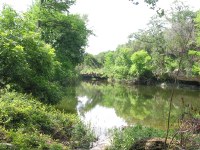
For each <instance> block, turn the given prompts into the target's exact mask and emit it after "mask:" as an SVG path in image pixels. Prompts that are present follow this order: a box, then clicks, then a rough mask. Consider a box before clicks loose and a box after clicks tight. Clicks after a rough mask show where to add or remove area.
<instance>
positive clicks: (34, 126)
mask: <svg viewBox="0 0 200 150" xmlns="http://www.w3.org/2000/svg"><path fill="white" fill-rule="evenodd" d="M0 94H1V95H0V149H2V150H3V149H16V150H17V149H30V150H32V149H47V150H55V149H57V150H68V149H89V147H90V143H91V142H92V141H93V140H94V136H93V133H92V132H91V131H90V129H88V128H87V127H86V126H85V125H84V124H83V123H82V122H81V121H80V120H79V119H78V116H76V115H73V114H67V113H64V112H61V111H59V110H57V109H55V108H54V106H50V105H45V104H42V103H41V102H39V101H37V100H36V99H34V98H33V97H32V96H30V95H24V94H20V93H16V92H8V91H6V90H1V93H0Z"/></svg>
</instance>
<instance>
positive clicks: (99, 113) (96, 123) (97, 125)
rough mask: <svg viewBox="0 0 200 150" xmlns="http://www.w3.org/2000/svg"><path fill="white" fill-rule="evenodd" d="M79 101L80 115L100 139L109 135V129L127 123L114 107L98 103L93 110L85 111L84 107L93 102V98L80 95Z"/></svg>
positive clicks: (78, 109)
mask: <svg viewBox="0 0 200 150" xmlns="http://www.w3.org/2000/svg"><path fill="white" fill-rule="evenodd" d="M78 101H79V102H78V105H77V111H78V114H79V116H80V117H81V119H82V120H83V121H84V122H85V123H86V124H89V125H90V126H91V127H92V129H93V130H94V132H95V133H96V135H97V136H98V137H99V138H100V139H104V138H105V136H107V134H108V130H109V129H111V128H119V127H121V126H125V125H127V123H126V122H125V120H124V119H122V118H120V117H118V116H117V115H116V112H115V109H114V108H107V107H104V106H100V105H96V106H95V107H93V108H92V109H91V110H89V111H87V112H84V111H83V108H84V107H85V106H86V104H89V103H91V102H92V100H91V99H89V98H87V97H86V96H84V97H78Z"/></svg>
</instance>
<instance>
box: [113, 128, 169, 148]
mask: <svg viewBox="0 0 200 150" xmlns="http://www.w3.org/2000/svg"><path fill="white" fill-rule="evenodd" d="M164 135H165V132H164V131H162V130H156V129H153V128H148V127H142V126H141V125H136V126H134V127H128V128H125V129H124V130H122V131H120V130H114V131H113V141H112V146H111V147H110V148H109V150H120V149H123V150H129V149H130V148H131V146H132V145H133V144H134V142H136V141H137V140H140V139H144V138H151V137H164Z"/></svg>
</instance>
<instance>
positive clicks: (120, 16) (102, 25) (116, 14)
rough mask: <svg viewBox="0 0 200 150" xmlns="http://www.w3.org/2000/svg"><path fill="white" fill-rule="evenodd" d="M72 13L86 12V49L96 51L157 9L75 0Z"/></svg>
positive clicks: (166, 1)
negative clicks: (89, 34)
mask: <svg viewBox="0 0 200 150" xmlns="http://www.w3.org/2000/svg"><path fill="white" fill-rule="evenodd" d="M32 1H33V0H0V6H2V4H3V3H7V4H10V5H11V6H13V7H14V9H16V10H18V11H22V12H23V11H25V10H26V9H27V8H28V7H29V6H30V5H31V4H32ZM185 1H186V3H187V4H188V5H190V6H191V7H192V8H193V7H194V8H195V9H196V10H197V9H200V0H185ZM172 2H173V0H159V3H158V6H159V7H161V8H165V9H168V8H169V7H170V4H171V3H172ZM70 12H71V13H78V14H81V15H84V14H86V15H87V16H88V20H89V21H88V23H87V25H88V28H89V29H91V30H93V32H94V34H95V36H90V37H89V39H88V46H87V47H86V52H88V53H91V54H98V53H100V52H103V51H108V50H115V49H116V48H117V46H118V45H120V44H124V43H126V42H127V41H128V36H129V35H130V34H131V33H133V32H137V31H138V30H139V29H144V28H145V27H146V24H147V23H148V22H149V20H150V18H151V16H153V15H154V14H155V13H156V12H155V11H153V10H150V9H149V8H148V7H147V6H146V4H144V3H141V4H140V5H137V6H136V5H133V4H132V3H131V2H130V1H129V0H77V2H76V4H75V5H74V6H72V7H71V8H70Z"/></svg>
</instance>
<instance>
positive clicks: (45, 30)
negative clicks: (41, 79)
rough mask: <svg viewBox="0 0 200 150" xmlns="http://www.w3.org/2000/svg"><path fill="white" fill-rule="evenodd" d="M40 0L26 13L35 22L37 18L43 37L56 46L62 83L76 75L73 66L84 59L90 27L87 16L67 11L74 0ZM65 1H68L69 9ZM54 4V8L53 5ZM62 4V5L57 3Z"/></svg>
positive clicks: (58, 77) (58, 76)
mask: <svg viewBox="0 0 200 150" xmlns="http://www.w3.org/2000/svg"><path fill="white" fill-rule="evenodd" d="M65 2H68V3H69V4H66V3H62V1H41V4H38V3H36V4H35V5H34V6H33V7H32V9H31V10H30V11H29V12H28V13H27V17H28V18H31V19H32V20H33V21H34V22H35V23H37V22H38V24H39V25H38V27H39V30H40V31H41V35H42V39H43V40H44V41H45V42H46V43H49V44H51V45H52V46H53V48H54V49H55V53H56V59H57V60H58V61H59V62H61V64H60V66H61V68H60V69H58V70H57V76H56V80H59V81H61V83H63V82H64V81H65V80H66V79H67V78H68V77H73V75H74V68H75V66H77V65H78V64H79V63H81V62H82V61H83V54H84V48H85V46H86V45H87V37H88V36H89V35H90V33H91V31H90V30H88V29H87V27H86V18H84V17H80V16H79V15H71V14H69V13H68V14H66V9H67V8H68V7H69V6H70V5H71V4H72V3H73V1H65ZM65 4H66V5H67V7H66V9H63V7H64V8H65ZM54 6H55V8H54ZM57 6H59V7H57Z"/></svg>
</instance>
